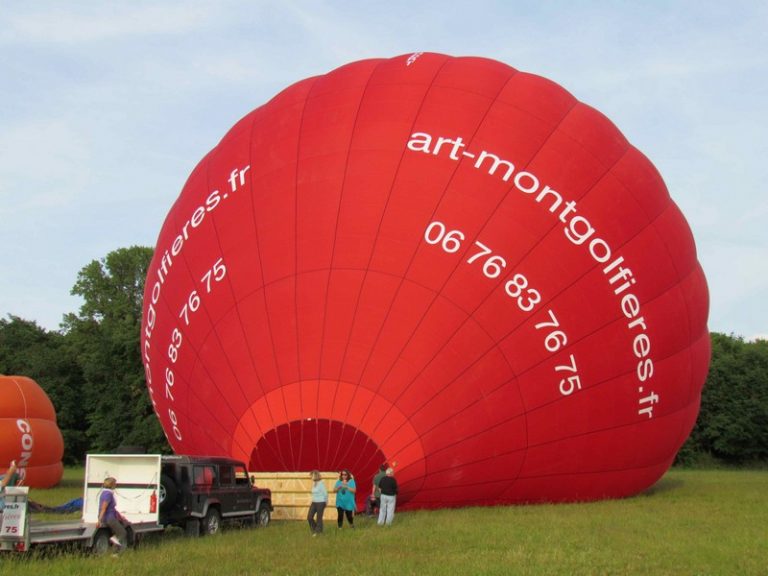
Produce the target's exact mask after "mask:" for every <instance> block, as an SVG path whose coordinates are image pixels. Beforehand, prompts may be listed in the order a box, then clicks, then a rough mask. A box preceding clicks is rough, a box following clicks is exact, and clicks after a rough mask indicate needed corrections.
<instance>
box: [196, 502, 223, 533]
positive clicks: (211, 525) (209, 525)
mask: <svg viewBox="0 0 768 576" xmlns="http://www.w3.org/2000/svg"><path fill="white" fill-rule="evenodd" d="M220 530H221V513H220V512H219V511H218V510H217V509H216V508H208V513H207V514H206V515H205V518H203V525H202V526H201V527H200V532H202V533H203V534H205V535H206V536H213V535H214V534H218V533H219V531H220Z"/></svg>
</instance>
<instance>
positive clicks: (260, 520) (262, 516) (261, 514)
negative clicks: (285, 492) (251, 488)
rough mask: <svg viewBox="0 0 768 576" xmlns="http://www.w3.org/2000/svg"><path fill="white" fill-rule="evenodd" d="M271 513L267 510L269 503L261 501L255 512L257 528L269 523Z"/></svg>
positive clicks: (264, 526)
mask: <svg viewBox="0 0 768 576" xmlns="http://www.w3.org/2000/svg"><path fill="white" fill-rule="evenodd" d="M270 519H271V514H270V512H269V504H267V503H266V502H262V503H261V506H259V509H258V511H257V512H256V526H257V527H259V528H266V527H267V526H268V525H269V521H270Z"/></svg>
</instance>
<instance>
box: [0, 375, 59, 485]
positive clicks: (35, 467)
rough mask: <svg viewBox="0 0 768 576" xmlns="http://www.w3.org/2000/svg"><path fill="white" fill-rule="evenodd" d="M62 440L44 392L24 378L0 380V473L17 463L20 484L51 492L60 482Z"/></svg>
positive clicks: (0, 378)
mask: <svg viewBox="0 0 768 576" xmlns="http://www.w3.org/2000/svg"><path fill="white" fill-rule="evenodd" d="M63 454H64V439H63V438H62V436H61V431H60V430H59V427H58V425H57V424H56V410H55V409H54V407H53V404H52V403H51V400H50V398H48V396H47V395H46V393H45V391H43V389H42V388H40V386H39V385H38V384H37V383H36V382H35V381H34V380H32V379H31V378H27V377H26V376H0V464H2V466H0V473H3V474H4V473H5V472H6V471H7V470H8V467H9V466H10V462H11V461H12V460H15V461H16V466H17V468H18V471H19V474H20V476H21V483H22V484H23V485H25V486H30V487H33V488H50V487H51V486H55V485H56V484H58V483H59V481H60V480H61V477H62V474H63V472H64V468H63V466H62V463H61V457H62V455H63Z"/></svg>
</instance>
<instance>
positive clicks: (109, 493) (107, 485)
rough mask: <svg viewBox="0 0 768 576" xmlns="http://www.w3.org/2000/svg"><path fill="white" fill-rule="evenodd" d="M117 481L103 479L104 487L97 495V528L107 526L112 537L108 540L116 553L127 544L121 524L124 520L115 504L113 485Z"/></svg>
mask: <svg viewBox="0 0 768 576" xmlns="http://www.w3.org/2000/svg"><path fill="white" fill-rule="evenodd" d="M116 484H117V480H115V479H114V478H112V477H111V476H110V477H109V478H105V479H104V487H103V488H102V490H101V494H100V495H99V526H107V527H109V529H110V530H112V537H111V538H110V539H109V541H110V542H112V544H114V545H115V546H116V547H117V551H118V552H121V551H123V550H125V546H126V545H127V543H128V539H127V533H126V531H125V526H123V522H125V519H124V518H123V516H122V515H121V514H120V512H118V511H117V507H116V502H115V485H116Z"/></svg>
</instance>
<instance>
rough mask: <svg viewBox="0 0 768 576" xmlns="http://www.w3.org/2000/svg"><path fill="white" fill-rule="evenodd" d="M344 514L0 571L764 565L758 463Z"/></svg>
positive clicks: (742, 569) (716, 568) (582, 570)
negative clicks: (343, 520)
mask: <svg viewBox="0 0 768 576" xmlns="http://www.w3.org/2000/svg"><path fill="white" fill-rule="evenodd" d="M81 473H82V472H81ZM60 490H61V491H67V490H69V487H68V486H65V487H64V488H56V489H53V490H50V491H45V492H46V494H45V496H46V498H51V501H50V502H49V503H51V504H53V503H61V502H64V501H66V500H68V499H69V498H70V495H69V494H70V493H69V492H66V494H67V495H66V496H64V495H62V496H58V495H57V494H58V493H59V491H60ZM32 492H33V499H35V500H37V501H43V492H44V491H36V490H35V491H32ZM62 494H64V492H62ZM71 497H74V496H71ZM356 526H357V527H356V529H355V530H354V531H353V530H350V529H348V528H347V527H346V526H345V528H344V529H342V530H338V529H337V528H336V526H335V524H331V525H328V524H326V533H325V534H324V535H323V536H321V537H318V538H311V537H310V536H309V531H308V529H307V527H306V525H305V523H303V522H274V523H273V524H272V525H271V526H270V527H268V528H267V529H266V530H262V529H255V530H254V529H230V530H226V531H225V532H224V533H223V534H220V535H218V536H215V537H207V538H201V539H199V540H191V539H186V538H184V537H183V536H182V534H181V533H180V531H178V530H174V531H169V532H167V533H166V534H163V535H156V536H155V537H152V538H148V539H147V540H146V541H145V542H144V543H143V544H142V546H141V547H140V548H138V549H135V550H129V551H127V552H126V553H125V554H123V555H122V556H121V557H119V558H112V557H109V556H107V557H102V558H97V557H92V556H87V555H81V554H77V553H74V552H55V553H47V554H41V553H36V554H31V555H28V556H19V555H5V557H4V558H3V559H2V560H1V561H0V575H6V574H7V575H13V576H23V575H26V574H30V575H31V574H34V575H41V574H46V575H48V574H50V575H52V576H56V575H62V576H63V575H71V574H94V575H99V574H104V575H109V576H114V575H117V574H185V575H186V574H189V575H198V574H200V575H202V574H222V575H227V576H229V575H236V574H270V575H271V574H274V575H282V574H344V575H345V576H349V575H353V574H382V575H389V574H391V575H397V576H403V575H409V574H419V575H422V574H423V575H440V576H446V575H447V576H460V575H463V574H499V575H502V574H503V575H507V574H568V575H570V574H611V575H612V574H649V575H650V574H653V575H663V574H684V575H688V574H691V575H693V574H706V575H717V574H739V575H741V574H745V575H749V574H756V575H757V574H767V573H768V472H766V471H726V470H715V471H702V470H677V469H676V470H672V471H670V472H669V473H668V474H667V475H666V476H665V477H664V478H663V479H662V480H661V481H660V482H659V483H657V484H656V486H654V487H653V488H651V489H650V490H648V491H647V492H645V493H643V494H641V495H639V496H637V497H634V498H628V499H625V500H614V501H605V502H595V503H585V504H559V505H537V506H511V507H499V508H466V509H460V510H439V511H430V512H428V511H419V512H404V513H400V514H397V516H396V518H395V524H394V525H393V526H392V527H390V528H380V527H378V526H376V525H375V523H374V522H372V521H370V520H368V519H366V518H363V517H359V518H358V519H357V522H356Z"/></svg>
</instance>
